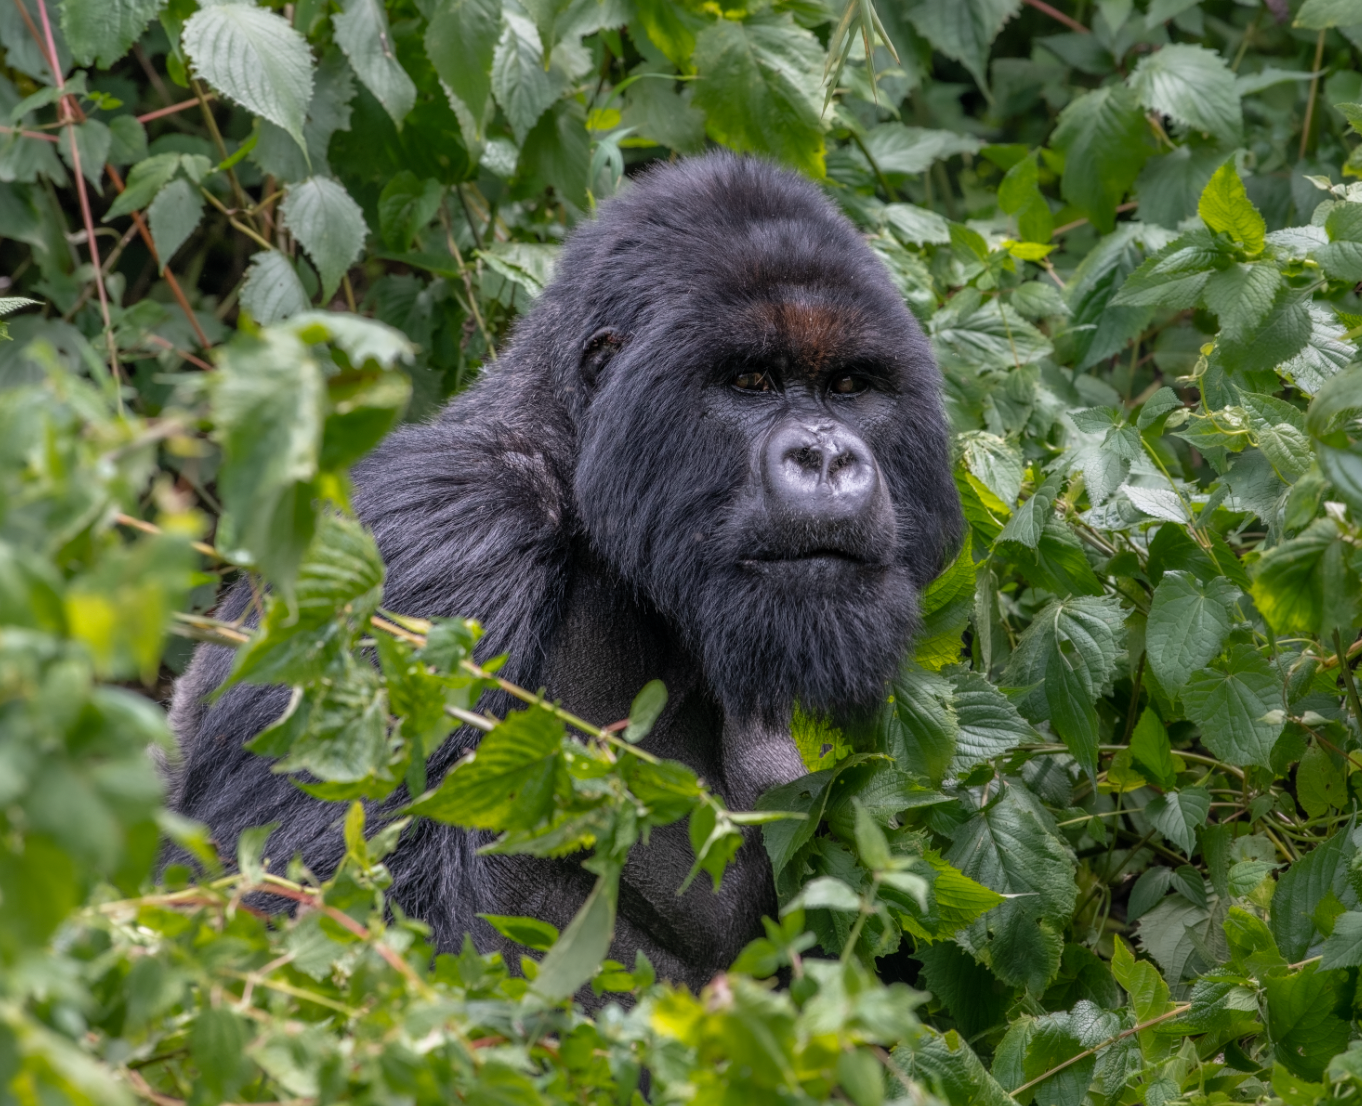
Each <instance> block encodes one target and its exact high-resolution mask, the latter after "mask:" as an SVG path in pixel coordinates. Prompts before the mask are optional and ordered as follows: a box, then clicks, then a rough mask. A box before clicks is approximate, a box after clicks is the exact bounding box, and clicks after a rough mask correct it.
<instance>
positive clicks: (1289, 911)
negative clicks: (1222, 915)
mask: <svg viewBox="0 0 1362 1106" xmlns="http://www.w3.org/2000/svg"><path fill="white" fill-rule="evenodd" d="M1351 834H1352V828H1351V826H1344V827H1343V828H1342V829H1340V830H1338V831H1336V832H1335V833H1334V834H1333V836H1331V837H1330V838H1329V839H1328V840H1327V841H1325V842H1324V843H1323V844H1322V845H1317V846H1316V847H1315V848H1314V849H1312V850H1311V851H1310V852H1308V853H1306V854H1305V855H1304V856H1302V857H1301V858H1300V860H1298V861H1296V863H1294V864H1292V865H1291V867H1290V868H1288V869H1287V870H1286V872H1285V873H1284V874H1283V875H1282V876H1281V878H1280V879H1278V880H1277V890H1276V892H1275V893H1274V894H1273V896H1272V917H1271V926H1272V936H1273V937H1275V938H1276V939H1277V947H1278V948H1280V949H1281V951H1282V955H1283V956H1285V957H1286V958H1287V959H1288V960H1290V961H1293V962H1294V961H1297V960H1303V959H1304V958H1305V955H1306V951H1307V950H1308V949H1309V947H1310V945H1311V944H1313V943H1314V940H1315V934H1316V933H1317V932H1318V925H1317V922H1316V920H1315V915H1316V913H1317V911H1318V909H1319V905H1320V903H1321V902H1322V901H1323V900H1324V898H1325V897H1326V896H1328V895H1330V894H1332V895H1334V896H1335V897H1336V898H1338V899H1340V900H1341V901H1342V902H1343V905H1344V906H1345V908H1356V906H1357V894H1356V892H1355V891H1353V889H1352V888H1351V887H1350V886H1349V885H1348V863H1349V861H1350V860H1351V859H1352V858H1353V855H1354V853H1356V851H1357V850H1356V848H1355V846H1354V845H1353V843H1352V837H1351Z"/></svg>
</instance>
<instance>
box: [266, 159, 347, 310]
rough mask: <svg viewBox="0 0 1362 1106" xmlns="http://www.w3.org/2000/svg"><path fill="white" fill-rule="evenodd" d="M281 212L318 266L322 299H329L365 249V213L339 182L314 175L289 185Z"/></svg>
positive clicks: (286, 223)
mask: <svg viewBox="0 0 1362 1106" xmlns="http://www.w3.org/2000/svg"><path fill="white" fill-rule="evenodd" d="M279 213H280V215H282V216H283V219H284V224H285V225H286V226H287V227H288V229H289V230H290V231H291V232H292V234H293V236H294V237H295V238H297V239H298V241H299V242H300V243H301V244H302V246H303V248H304V249H305V250H307V253H308V256H309V257H310V258H312V261H313V263H314V264H315V265H316V266H317V273H318V275H319V276H320V277H321V278H322V298H323V299H330V298H331V296H332V294H333V293H334V292H335V291H336V287H337V286H338V285H339V284H340V282H341V277H343V276H344V275H345V274H346V271H347V270H348V269H349V268H350V266H351V265H353V264H354V263H355V262H356V261H357V260H358V259H359V255H360V251H361V250H362V249H363V248H364V238H365V235H367V234H368V231H369V228H368V227H367V226H365V223H364V212H363V211H362V210H361V209H360V206H359V204H357V203H355V201H354V200H352V199H351V198H350V194H349V193H348V192H346V191H345V189H344V188H343V187H342V186H341V185H340V184H338V183H337V182H336V181H334V180H331V179H330V178H328V177H312V178H310V179H309V180H305V181H303V182H302V183H301V184H295V185H293V186H292V187H291V188H289V190H288V195H287V196H285V197H284V202H283V204H281V205H280V211H279Z"/></svg>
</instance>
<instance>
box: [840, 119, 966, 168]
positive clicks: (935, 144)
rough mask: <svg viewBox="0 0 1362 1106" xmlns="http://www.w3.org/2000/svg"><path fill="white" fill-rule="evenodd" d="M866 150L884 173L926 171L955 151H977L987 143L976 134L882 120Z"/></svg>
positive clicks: (869, 140)
mask: <svg viewBox="0 0 1362 1106" xmlns="http://www.w3.org/2000/svg"><path fill="white" fill-rule="evenodd" d="M865 145H866V149H867V150H869V151H870V156H871V158H872V159H873V160H874V162H875V165H876V166H877V167H878V168H879V170H880V172H882V173H903V174H909V175H911V174H916V173H925V172H926V171H927V170H928V169H930V168H931V167H932V166H933V165H934V164H935V163H936V162H938V161H945V160H946V159H947V158H949V157H953V156H954V155H955V154H974V153H978V152H979V147H980V146H982V145H983V143H981V142H980V141H979V139H977V138H975V137H974V136H973V135H968V134H957V133H956V132H955V131H936V130H924V129H923V128H921V127H905V126H904V125H903V124H902V123H881V124H880V125H879V126H877V127H874V128H872V129H871V131H870V133H869V134H868V135H866V139H865Z"/></svg>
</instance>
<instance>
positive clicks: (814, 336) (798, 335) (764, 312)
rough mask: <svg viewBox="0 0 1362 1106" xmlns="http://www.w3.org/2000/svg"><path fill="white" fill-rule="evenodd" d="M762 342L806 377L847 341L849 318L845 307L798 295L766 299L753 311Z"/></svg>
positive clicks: (820, 369)
mask: <svg viewBox="0 0 1362 1106" xmlns="http://www.w3.org/2000/svg"><path fill="white" fill-rule="evenodd" d="M756 314H757V316H758V319H759V325H761V327H762V329H763V330H764V331H765V332H766V333H765V335H764V338H765V342H764V343H763V344H765V345H766V346H767V348H768V349H771V350H772V352H775V351H779V352H780V354H782V355H783V356H784V357H785V358H788V363H789V366H790V368H791V369H792V370H793V371H794V372H796V373H799V374H801V375H805V376H808V377H810V378H812V377H815V376H817V375H818V374H819V373H820V372H822V371H823V369H824V367H825V366H826V365H827V363H828V361H829V360H830V359H831V358H833V357H834V356H835V355H836V354H837V353H838V352H839V351H841V350H844V349H846V348H847V347H848V345H849V344H850V339H851V335H852V333H853V325H852V319H851V318H850V313H849V312H848V311H847V310H846V309H845V308H839V307H835V306H833V305H832V304H828V303H822V302H819V301H817V300H813V299H808V298H805V297H802V296H799V297H790V298H786V299H780V300H768V301H766V302H765V303H763V304H761V305H760V306H759V307H758V308H757V311H756Z"/></svg>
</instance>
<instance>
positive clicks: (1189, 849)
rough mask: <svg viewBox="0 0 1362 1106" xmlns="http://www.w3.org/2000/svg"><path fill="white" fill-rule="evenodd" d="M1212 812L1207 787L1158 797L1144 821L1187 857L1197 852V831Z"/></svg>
mask: <svg viewBox="0 0 1362 1106" xmlns="http://www.w3.org/2000/svg"><path fill="white" fill-rule="evenodd" d="M1210 811H1211V796H1210V793H1209V792H1208V791H1207V790H1206V789H1205V788H1204V787H1185V788H1183V789H1182V790H1181V791H1167V792H1165V793H1164V794H1162V795H1157V796H1155V797H1154V798H1153V799H1151V800H1150V801H1149V804H1148V805H1147V806H1146V807H1145V808H1144V814H1145V817H1146V818H1148V819H1149V821H1150V822H1151V823H1152V824H1153V826H1154V828H1155V829H1157V830H1158V831H1159V832H1160V833H1161V834H1163V835H1164V837H1166V838H1168V840H1169V841H1171V842H1173V844H1175V845H1177V847H1178V848H1180V849H1181V850H1182V851H1183V852H1184V853H1185V854H1186V855H1187V856H1188V857H1190V856H1191V855H1192V853H1193V851H1194V850H1195V848H1196V831H1197V827H1199V826H1203V825H1205V824H1206V815H1208V814H1209V813H1210ZM1199 878H1200V877H1198V879H1199Z"/></svg>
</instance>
